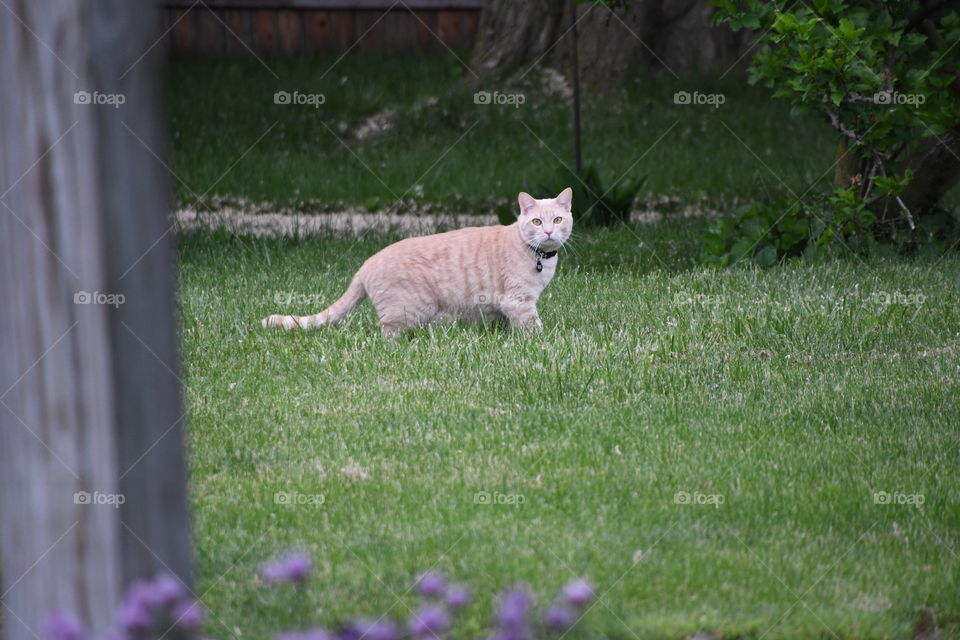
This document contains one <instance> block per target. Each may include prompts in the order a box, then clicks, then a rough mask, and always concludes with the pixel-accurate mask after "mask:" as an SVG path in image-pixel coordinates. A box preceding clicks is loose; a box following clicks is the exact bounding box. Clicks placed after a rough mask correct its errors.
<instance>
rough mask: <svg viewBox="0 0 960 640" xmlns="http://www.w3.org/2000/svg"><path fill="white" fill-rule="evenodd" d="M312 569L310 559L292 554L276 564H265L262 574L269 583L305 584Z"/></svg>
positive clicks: (298, 554) (299, 554)
mask: <svg viewBox="0 0 960 640" xmlns="http://www.w3.org/2000/svg"><path fill="white" fill-rule="evenodd" d="M312 569H313V562H311V560H310V558H308V557H307V556H305V555H303V554H301V553H291V554H289V555H287V556H286V557H284V558H281V559H280V560H277V561H275V562H267V563H265V564H264V565H263V566H262V567H261V569H260V573H261V575H262V576H263V579H264V580H266V581H267V582H303V581H304V580H306V579H307V576H309V575H310V571H311V570H312Z"/></svg>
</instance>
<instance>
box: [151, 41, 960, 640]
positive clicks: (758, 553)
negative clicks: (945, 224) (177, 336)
mask: <svg viewBox="0 0 960 640" xmlns="http://www.w3.org/2000/svg"><path fill="white" fill-rule="evenodd" d="M333 63H334V59H333V58H329V59H326V58H319V59H313V60H268V61H267V64H268V65H269V66H270V68H271V69H273V71H274V72H275V73H276V74H277V75H278V76H279V77H280V78H279V80H278V79H277V78H275V77H274V76H273V75H271V73H270V72H269V71H267V69H265V68H264V67H263V66H262V65H261V64H260V63H258V62H257V61H255V60H251V61H234V62H178V63H175V65H174V67H173V70H172V75H171V107H170V109H171V123H172V124H171V128H172V133H173V167H174V170H175V171H176V173H177V176H178V182H177V183H176V187H177V189H178V191H177V193H178V199H179V201H180V203H181V204H189V203H190V202H192V200H193V197H194V196H195V195H201V194H206V195H207V196H212V195H218V196H226V197H228V198H249V199H252V200H255V201H261V202H268V203H272V204H275V205H290V204H294V205H299V206H300V207H301V208H303V209H305V210H308V211H320V210H325V209H336V208H338V207H341V206H343V205H345V204H346V205H367V206H370V207H382V206H383V205H384V204H389V203H390V202H391V201H392V200H394V198H395V196H400V195H403V194H407V197H408V198H409V197H411V194H412V197H414V198H416V199H419V200H422V201H423V202H424V203H432V204H438V205H440V206H442V207H445V208H451V209H455V210H458V211H465V212H474V211H481V210H488V209H489V207H490V206H491V205H495V204H497V203H500V202H507V201H513V199H514V198H515V194H516V192H518V191H520V190H534V189H535V188H536V186H537V185H538V184H539V183H541V182H543V181H545V180H547V179H548V178H549V176H550V175H551V174H552V173H553V172H554V169H555V168H556V166H557V165H558V164H559V162H560V160H563V161H564V162H568V163H569V162H572V160H571V157H572V152H571V142H570V139H569V127H570V125H569V112H568V107H567V105H566V104H565V103H564V102H562V101H559V100H556V101H552V102H551V101H549V100H547V101H544V100H539V99H538V100H534V98H533V97H531V100H530V102H529V103H528V104H526V105H524V106H523V107H521V108H519V109H513V108H510V107H502V108H497V107H491V106H483V105H475V104H473V100H472V96H471V94H470V92H469V91H467V90H466V89H463V88H458V86H457V84H456V78H457V75H458V73H459V71H460V69H459V66H458V63H457V61H456V60H455V59H454V58H453V57H452V56H448V55H442V56H429V57H424V58H416V59H414V58H405V57H402V56H394V57H391V58H365V57H363V56H349V57H347V58H345V59H344V60H343V61H341V62H339V63H337V64H336V66H335V68H334V70H332V71H330V72H329V73H326V74H325V72H326V71H327V69H329V68H330V66H331V65H333ZM496 88H497V87H490V89H496ZM278 90H286V91H293V90H300V91H302V92H306V93H312V92H322V93H324V94H325V96H326V103H325V104H324V105H323V106H322V107H321V108H320V109H312V108H310V107H307V106H300V107H294V106H283V105H274V104H273V93H274V92H275V91H278ZM681 90H687V91H693V90H699V91H701V92H706V93H709V92H720V93H723V94H724V95H726V97H727V102H726V103H725V104H724V105H723V106H721V107H720V108H718V109H716V110H714V109H712V108H709V107H693V106H689V105H675V104H673V100H672V96H673V93H674V92H676V91H681ZM433 96H435V97H436V98H437V100H438V102H437V103H436V105H435V106H434V107H431V108H430V109H429V110H428V111H424V110H423V109H422V105H425V104H427V101H428V100H429V99H430V98H431V97H433ZM584 101H585V102H584V123H585V125H584V149H585V156H586V158H587V161H588V162H589V163H592V164H596V165H598V166H599V167H600V169H601V172H602V173H603V175H604V176H605V177H607V178H608V179H609V178H612V177H615V176H618V175H620V174H621V173H623V172H625V171H627V170H628V169H630V168H631V167H633V169H632V171H634V172H636V173H639V174H645V175H648V176H649V179H648V181H647V183H646V185H645V193H644V194H643V195H644V196H645V197H646V198H648V199H651V200H653V199H656V198H658V197H661V196H663V195H671V196H676V197H678V198H679V201H680V202H681V203H684V202H686V203H689V202H693V201H700V200H703V199H705V200H707V201H709V202H710V203H711V204H713V205H715V206H716V207H718V208H719V209H720V210H721V211H723V210H726V208H727V207H728V206H730V205H732V204H733V203H734V202H736V201H745V200H750V199H754V198H777V197H782V196H785V195H789V191H790V190H792V191H794V192H795V193H797V194H801V193H803V192H804V191H805V189H806V188H807V187H808V186H811V185H814V186H816V183H817V180H818V179H820V178H821V176H823V177H825V178H826V179H827V180H829V179H830V175H831V172H830V165H831V162H832V156H833V144H834V142H833V137H832V136H831V134H830V132H829V131H828V130H827V128H826V127H825V126H824V125H823V124H822V123H821V122H818V121H816V120H814V119H810V118H804V117H793V116H791V115H790V114H789V111H788V108H787V105H786V104H784V103H780V102H776V101H771V100H770V99H769V98H768V94H767V93H766V92H765V91H763V90H760V89H752V88H749V87H745V86H744V82H743V80H742V78H738V77H733V75H731V76H728V77H727V78H725V79H724V80H722V81H675V80H669V79H642V80H637V81H636V82H633V83H631V84H630V85H629V86H627V87H625V88H624V89H623V90H622V91H617V92H613V93H611V94H608V95H606V96H604V97H602V98H600V97H598V96H593V95H591V94H589V93H588V94H587V95H585V97H584ZM388 107H389V108H392V109H395V110H396V111H397V114H398V115H397V117H396V121H395V126H394V127H393V128H392V129H391V130H390V131H388V132H386V133H384V134H383V135H381V136H378V137H375V138H372V139H368V140H358V139H356V137H355V136H353V135H352V134H351V133H349V132H350V131H355V130H356V128H357V127H358V126H359V125H360V124H361V123H362V122H363V121H364V120H365V119H366V118H368V117H370V116H371V115H373V114H375V113H377V112H378V111H380V110H382V109H384V108H388ZM341 123H343V125H342V126H341ZM341 130H345V131H347V132H348V133H346V134H341V133H340V132H341ZM334 134H336V135H334ZM338 137H340V138H341V139H342V140H343V142H344V143H346V147H345V146H344V145H342V144H341V143H340V142H339V141H338ZM347 147H349V148H347ZM558 158H559V159H558ZM638 161H639V162H638ZM780 180H783V182H784V183H786V186H785V185H784V184H782V183H781V182H780ZM415 185H420V188H416V189H413V187H414V186H415ZM821 186H822V185H821ZM408 191H410V193H408ZM575 206H576V203H575ZM707 224H708V222H707V221H705V220H704V219H702V218H692V219H684V218H682V217H680V216H679V215H676V214H675V213H674V214H671V213H670V212H669V211H668V212H667V215H666V219H665V220H664V221H662V222H660V223H657V224H648V225H636V226H633V227H631V228H629V229H627V228H619V229H615V230H610V231H593V232H587V231H585V230H583V229H581V230H578V231H575V234H574V235H575V237H574V242H573V244H572V246H570V247H568V250H565V252H564V254H563V255H562V257H561V263H560V268H559V272H558V276H557V277H556V279H555V281H554V282H553V283H552V284H551V285H550V287H549V288H548V289H547V292H546V294H545V296H544V297H543V298H542V300H541V303H540V313H541V316H542V318H543V322H544V325H545V329H546V330H545V332H544V333H543V335H541V336H525V335H514V334H511V333H508V332H505V331H503V330H499V329H496V328H484V327H477V326H459V325H453V326H445V327H437V328H434V329H432V330H421V331H418V332H416V333H414V334H412V335H411V336H409V337H408V338H406V339H403V340H401V341H400V342H399V344H397V345H391V344H389V343H387V342H385V341H384V340H383V339H382V338H381V337H380V333H379V330H378V329H377V327H376V321H375V318H374V314H373V310H372V308H371V307H370V306H369V305H368V304H366V303H365V305H364V306H363V307H361V309H360V310H359V311H358V312H357V313H356V314H355V315H354V316H352V317H351V318H350V319H349V320H348V321H347V322H346V323H345V325H344V326H342V327H339V328H336V329H333V330H328V331H322V332H318V333H307V334H305V333H293V334H287V333H279V332H275V331H264V330H261V329H260V326H259V319H260V318H261V317H263V316H265V315H267V314H270V313H306V312H315V311H318V310H319V309H321V308H323V307H324V306H326V304H327V303H329V302H330V301H332V300H333V299H335V298H336V297H338V296H339V295H340V294H341V292H342V291H343V289H344V288H345V286H346V284H347V282H348V281H349V279H350V277H351V276H352V274H353V272H354V271H355V270H356V269H357V268H358V267H359V266H360V264H361V263H362V262H363V260H364V259H365V258H366V257H367V256H369V255H370V254H372V253H373V252H375V251H377V250H378V249H380V248H382V247H383V246H385V245H386V244H387V243H389V242H390V241H391V240H392V238H388V237H377V236H366V237H363V238H361V239H356V240H355V239H350V238H337V237H326V238H309V239H303V240H291V239H283V238H280V239H272V240H264V239H251V238H243V237H235V236H229V235H224V234H222V233H218V234H213V235H199V234H186V235H182V236H181V238H180V258H181V269H180V281H181V291H180V295H181V297H182V314H183V348H184V363H185V369H186V382H187V389H186V394H187V396H186V399H187V404H188V408H189V425H190V426H189V436H190V463H191V467H192V498H193V504H194V508H195V528H196V531H195V540H196V544H197V553H198V561H199V562H198V564H199V572H200V581H199V591H198V593H200V594H203V596H204V601H205V602H206V603H207V604H208V605H209V606H210V607H211V610H212V614H213V616H212V618H211V620H210V624H209V632H210V634H211V635H212V636H213V637H220V638H225V637H228V636H230V635H231V633H230V632H229V631H228V630H227V629H230V630H233V631H234V633H239V635H240V637H241V638H269V637H272V635H273V634H274V633H275V632H277V631H279V630H282V629H289V628H292V627H305V626H307V625H313V624H324V625H326V624H334V623H335V622H337V621H339V620H342V619H343V618H345V617H348V616H354V615H356V616H378V615H380V614H383V613H385V612H389V615H391V616H392V617H395V618H397V619H405V618H406V617H408V615H409V609H410V608H412V607H414V606H415V600H416V599H415V598H414V596H413V595H412V594H411V593H410V592H409V591H408V588H409V586H410V583H411V580H412V578H413V577H414V576H415V575H416V574H417V573H418V572H420V571H422V570H425V569H428V568H430V567H435V568H437V569H439V570H442V571H444V572H446V573H448V574H449V575H451V576H452V577H454V578H455V579H457V580H463V581H466V582H468V583H469V584H470V585H471V586H472V587H473V589H474V590H475V591H476V594H477V602H476V604H475V605H474V606H473V607H472V608H471V609H469V610H468V611H467V613H466V614H465V615H464V616H463V617H462V618H461V620H460V622H459V623H458V625H459V626H458V627H457V629H456V632H455V634H454V636H455V638H457V639H469V638H477V637H479V634H480V633H481V631H482V629H483V627H484V626H485V625H486V623H487V622H488V621H489V619H490V616H491V601H492V599H493V597H494V595H495V594H496V593H497V592H498V591H499V590H500V589H502V588H504V587H507V586H509V585H511V584H513V583H516V582H521V581H523V582H527V583H529V584H531V585H532V586H533V588H534V589H535V591H536V593H537V595H538V597H539V599H540V601H541V604H543V603H545V602H547V601H548V600H549V599H550V598H551V597H552V596H553V594H554V593H555V592H556V589H557V588H559V587H560V586H561V585H562V584H563V583H564V582H565V581H566V580H568V579H569V578H570V577H572V576H574V575H585V576H589V577H590V578H591V579H592V580H594V581H595V582H596V584H597V586H598V593H599V594H600V596H601V597H600V600H599V601H598V602H597V604H596V605H595V606H594V607H593V608H592V609H591V610H590V611H589V613H588V614H587V616H586V617H585V619H584V620H583V623H582V624H581V625H580V627H579V628H578V630H576V631H575V632H574V633H573V634H571V636H572V638H574V640H577V639H581V640H586V639H587V638H598V637H607V638H616V639H622V640H631V639H633V640H637V639H638V638H643V639H646V638H665V639H670V640H675V639H679V638H683V637H684V636H685V635H686V634H689V633H692V632H695V631H698V630H707V631H710V632H712V633H714V634H715V635H717V636H718V637H723V638H737V637H743V638H753V639H755V640H759V639H761V638H784V639H786V638H790V639H795V638H835V639H836V640H847V639H848V638H878V639H879V638H909V637H911V626H912V624H913V622H914V620H916V618H917V616H918V610H919V608H921V607H930V608H932V609H933V610H934V611H935V612H936V613H937V615H938V619H939V622H940V625H941V627H942V628H943V637H946V638H950V637H953V638H956V637H960V562H958V559H960V558H958V553H960V547H958V542H960V509H958V508H957V504H958V501H960V483H958V481H957V477H956V470H957V469H958V468H960V431H958V423H960V411H958V398H960V389H958V377H960V366H958V363H960V359H958V353H960V336H958V330H960V305H958V300H960V277H958V275H957V274H958V273H960V257H958V256H957V255H956V254H955V253H954V254H948V255H947V256H945V257H942V258H923V259H915V260H906V259H902V260H890V259H882V258H879V257H874V258H869V259H866V260H865V261H864V260H861V259H860V258H857V257H855V256H847V257H846V258H839V259H836V260H833V261H824V262H797V261H793V262H788V263H786V264H785V265H783V266H780V267H778V268H775V269H771V270H755V269H752V268H747V267H737V268H732V269H729V270H725V271H715V270H711V269H702V268H699V267H696V266H694V262H693V260H692V256H695V255H696V254H697V253H698V252H699V250H700V244H701V240H702V237H703V235H704V232H705V229H706V226H707ZM278 299H279V300H280V301H281V302H282V300H284V299H292V300H294V301H295V304H290V305H285V304H282V303H281V302H278ZM278 492H279V493H285V494H288V495H294V496H300V498H301V500H306V501H308V502H313V503H314V504H300V505H285V504H277V503H276V501H275V494H277V493H278ZM881 492H886V493H889V494H893V495H895V496H897V498H896V499H902V500H907V499H909V500H912V501H918V500H920V499H922V501H923V504H922V505H919V506H918V505H911V504H877V503H876V502H875V494H879V493H881ZM478 494H481V495H490V496H501V497H503V498H501V499H502V500H505V501H509V502H522V504H515V505H506V504H477V503H476V502H475V500H476V496H477V495H478ZM686 496H692V498H691V500H690V501H691V502H693V503H692V504H682V502H683V501H684V500H685V497H686ZM904 496H906V497H904ZM918 496H922V498H919V497H918ZM698 501H699V502H709V503H711V504H696V502H698ZM321 502H322V504H319V503H321ZM678 502H679V503H678ZM289 547H297V548H301V549H305V550H307V551H309V552H310V553H311V554H312V555H313V556H314V558H315V559H316V561H317V569H316V576H315V579H314V580H313V582H312V584H311V586H310V588H309V589H308V590H305V591H293V590H286V589H281V590H269V589H265V588H264V587H263V586H261V585H258V583H257V580H256V579H255V578H254V576H255V573H256V569H257V566H258V564H259V563H260V562H261V561H262V560H264V559H267V558H269V557H271V556H274V555H275V554H277V553H279V552H281V551H282V550H285V549H287V548H289ZM223 625H226V628H224V626H223Z"/></svg>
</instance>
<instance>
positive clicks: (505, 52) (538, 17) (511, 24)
mask: <svg viewBox="0 0 960 640" xmlns="http://www.w3.org/2000/svg"><path fill="white" fill-rule="evenodd" d="M564 4H565V1H564V0H523V1H522V2H517V1H516V0H489V2H488V3H487V4H486V5H485V6H484V8H483V12H482V13H481V14H480V26H479V27H478V29H477V37H476V40H475V42H474V45H473V53H472V54H471V56H470V62H469V67H470V69H472V70H473V72H474V73H476V74H477V76H479V77H480V79H481V80H489V79H496V78H500V77H503V76H506V75H508V74H510V73H513V72H514V71H516V70H517V69H518V68H519V67H521V66H523V65H532V64H536V63H537V61H539V60H540V59H542V58H543V57H544V56H545V55H546V54H548V53H549V52H550V50H551V49H553V48H554V47H555V46H556V43H557V38H558V36H559V35H560V34H561V33H562V30H563V29H564V27H563V24H562V22H561V21H562V20H563V9H564Z"/></svg>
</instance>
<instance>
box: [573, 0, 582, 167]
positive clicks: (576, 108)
mask: <svg viewBox="0 0 960 640" xmlns="http://www.w3.org/2000/svg"><path fill="white" fill-rule="evenodd" d="M570 21H571V23H572V24H571V25H570V43H571V46H570V60H571V62H572V65H573V68H572V69H571V71H572V74H573V149H574V155H575V156H576V166H577V175H581V174H582V173H583V171H582V170H583V159H582V157H581V152H580V62H579V61H578V59H577V4H576V2H574V0H570Z"/></svg>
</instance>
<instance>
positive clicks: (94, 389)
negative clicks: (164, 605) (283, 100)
mask: <svg viewBox="0 0 960 640" xmlns="http://www.w3.org/2000/svg"><path fill="white" fill-rule="evenodd" d="M158 26H159V14H158V13H156V12H155V10H154V5H153V4H152V3H149V2H134V1H132V0H98V1H97V2H86V1H84V0H62V1H59V2H32V1H30V0H7V2H6V3H5V4H4V6H3V7H0V49H2V55H0V83H2V86H4V87H5V89H4V91H3V92H2V93H0V139H2V140H3V145H0V295H2V299H3V303H2V304H0V522H2V523H3V526H2V533H0V603H2V606H0V616H2V618H3V619H2V622H0V628H2V632H3V637H4V638H5V639H7V640H36V638H37V637H40V638H43V637H44V636H43V622H44V620H45V618H46V616H47V615H48V614H49V613H50V612H52V611H54V610H59V611H65V612H69V613H72V614H74V615H77V616H78V617H80V618H81V619H82V620H83V621H84V622H85V623H87V624H88V625H89V626H90V627H91V629H92V630H93V631H94V632H95V633H102V632H103V631H105V630H106V629H107V628H108V626H109V625H110V624H111V623H112V622H113V607H114V605H115V604H116V601H117V599H118V597H119V595H120V593H121V591H122V589H123V588H124V586H125V585H126V584H127V583H129V582H130V581H131V580H132V579H133V578H135V577H141V576H147V575H151V574H153V573H155V572H156V571H158V570H168V571H171V572H173V573H174V574H176V575H177V576H178V577H179V578H181V579H182V580H183V581H184V583H185V584H186V585H187V586H188V587H190V586H191V582H190V567H191V551H190V545H189V538H188V521H187V507H186V482H185V465H184V458H183V443H182V426H183V421H182V403H181V399H180V381H179V375H180V374H179V365H178V357H177V343H176V324H175V314H174V272H173V265H174V262H173V258H174V256H173V247H172V242H171V236H170V234H169V233H168V232H167V230H168V227H167V224H168V223H167V215H168V211H169V209H168V205H169V201H168V179H169V176H168V174H167V171H166V169H165V168H164V167H163V165H162V164H161V162H160V160H159V158H164V157H165V155H166V153H165V149H166V134H165V131H164V127H163V118H162V113H161V105H162V104H163V98H162V92H161V89H162V74H161V73H160V64H161V63H162V60H161V57H162V54H163V52H164V50H165V47H164V46H162V45H157V46H154V44H155V43H156V40H157V38H158V37H159V33H160V32H159V29H158ZM154 154H156V156H155V155H154Z"/></svg>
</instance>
